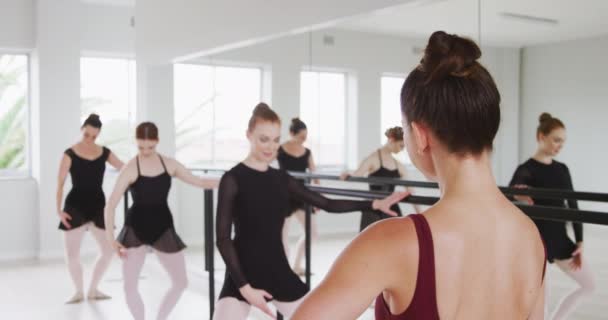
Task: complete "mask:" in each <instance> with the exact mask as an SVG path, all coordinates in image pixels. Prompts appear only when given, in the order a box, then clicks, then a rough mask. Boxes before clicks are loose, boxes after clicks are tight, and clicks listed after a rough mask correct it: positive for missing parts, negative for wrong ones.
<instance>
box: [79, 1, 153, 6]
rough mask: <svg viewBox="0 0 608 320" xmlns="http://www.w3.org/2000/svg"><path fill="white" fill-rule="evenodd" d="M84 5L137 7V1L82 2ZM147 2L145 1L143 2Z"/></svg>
mask: <svg viewBox="0 0 608 320" xmlns="http://www.w3.org/2000/svg"><path fill="white" fill-rule="evenodd" d="M81 1H82V2H84V3H91V4H100V5H106V6H118V7H135V0H81ZM143 1H145V0H143Z"/></svg>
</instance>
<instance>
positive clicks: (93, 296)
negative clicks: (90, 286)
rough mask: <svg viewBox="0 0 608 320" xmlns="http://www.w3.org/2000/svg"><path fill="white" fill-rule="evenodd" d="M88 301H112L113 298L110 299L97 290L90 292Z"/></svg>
mask: <svg viewBox="0 0 608 320" xmlns="http://www.w3.org/2000/svg"><path fill="white" fill-rule="evenodd" d="M87 299H89V300H108V299H112V297H110V296H109V295H107V294H105V293H103V292H101V291H99V290H95V291H93V292H89V294H88V295H87Z"/></svg>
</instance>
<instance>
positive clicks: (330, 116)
mask: <svg viewBox="0 0 608 320" xmlns="http://www.w3.org/2000/svg"><path fill="white" fill-rule="evenodd" d="M300 78H301V79H300V80H301V81H300V117H301V119H302V121H304V122H305V123H306V125H307V127H308V141H307V145H308V146H309V148H310V149H311V151H312V153H313V156H314V158H315V161H316V163H317V166H318V167H319V168H323V169H325V170H342V169H343V168H344V167H345V164H346V148H345V144H346V136H345V133H346V125H345V119H346V83H345V82H346V76H345V75H344V74H343V73H331V72H310V71H305V72H302V74H301V77H300Z"/></svg>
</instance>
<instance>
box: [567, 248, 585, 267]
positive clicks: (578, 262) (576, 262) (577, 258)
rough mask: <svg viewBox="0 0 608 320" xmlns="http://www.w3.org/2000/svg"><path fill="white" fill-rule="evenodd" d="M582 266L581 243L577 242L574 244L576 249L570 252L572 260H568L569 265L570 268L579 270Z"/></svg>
mask: <svg viewBox="0 0 608 320" xmlns="http://www.w3.org/2000/svg"><path fill="white" fill-rule="evenodd" d="M582 266H583V243H582V242H579V243H578V244H577V245H576V250H574V252H572V262H570V267H572V270H579V269H580V268H581V267H582Z"/></svg>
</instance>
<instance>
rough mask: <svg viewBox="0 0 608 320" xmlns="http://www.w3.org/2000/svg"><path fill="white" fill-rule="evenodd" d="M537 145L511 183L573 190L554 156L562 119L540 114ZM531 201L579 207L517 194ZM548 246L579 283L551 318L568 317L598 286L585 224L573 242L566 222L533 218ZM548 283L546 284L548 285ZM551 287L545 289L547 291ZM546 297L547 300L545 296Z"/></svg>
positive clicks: (557, 262)
mask: <svg viewBox="0 0 608 320" xmlns="http://www.w3.org/2000/svg"><path fill="white" fill-rule="evenodd" d="M537 141H538V149H537V151H536V154H534V156H533V157H532V158H530V159H528V161H526V162H524V163H523V164H521V165H520V166H519V167H518V168H517V170H516V171H515V173H514V174H513V179H511V183H510V185H511V186H515V187H519V188H527V187H536V188H549V189H563V190H573V186H572V178H571V176H570V170H568V167H567V166H566V165H565V164H563V163H561V162H558V161H556V160H555V159H554V158H555V157H556V156H557V155H558V154H559V152H560V151H561V149H562V147H563V145H564V143H565V141H566V129H565V126H564V124H563V122H562V121H561V120H559V119H557V118H553V117H552V116H551V115H550V114H548V113H543V114H542V115H541V116H540V123H539V125H538V129H537ZM515 198H516V199H518V200H521V201H524V202H527V203H528V204H536V205H541V206H550V207H558V208H564V207H568V208H572V209H578V204H577V202H576V200H567V201H564V200H559V199H532V198H530V197H525V196H517V197H515ZM534 223H536V226H537V227H538V230H540V233H541V235H542V236H543V239H544V240H545V244H546V246H547V259H548V260H549V262H550V263H554V264H555V265H557V266H558V267H559V268H560V269H561V270H562V271H563V272H565V273H566V274H568V275H569V276H570V277H571V278H572V279H574V280H575V281H576V282H578V284H579V287H578V288H577V289H575V290H574V291H573V292H572V293H570V294H569V295H567V296H566V297H565V298H564V299H563V300H562V301H561V303H560V304H559V305H558V306H557V308H556V309H555V311H554V312H553V314H552V316H551V318H549V319H555V320H558V319H566V318H567V316H568V315H569V314H570V313H571V312H572V311H573V310H574V309H575V307H576V305H577V303H578V302H579V300H580V299H581V298H584V297H585V296H589V295H590V294H592V293H593V291H594V290H595V280H594V279H593V273H592V271H591V268H590V267H589V263H587V261H586V260H585V259H584V258H583V225H582V224H581V223H572V227H573V229H574V237H575V240H576V243H574V242H573V241H572V240H571V239H570V237H568V234H567V233H566V223H565V222H559V221H551V220H534ZM548 288H549V286H548V285H546V286H545V289H548ZM548 294H549V291H547V292H546V295H548ZM545 301H548V298H546V300H545Z"/></svg>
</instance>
